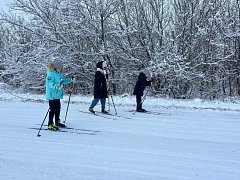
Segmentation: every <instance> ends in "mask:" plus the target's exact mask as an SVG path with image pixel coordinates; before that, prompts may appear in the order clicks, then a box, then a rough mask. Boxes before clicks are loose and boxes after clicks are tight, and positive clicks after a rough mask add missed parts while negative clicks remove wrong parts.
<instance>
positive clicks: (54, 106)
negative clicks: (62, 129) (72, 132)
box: [48, 99, 61, 125]
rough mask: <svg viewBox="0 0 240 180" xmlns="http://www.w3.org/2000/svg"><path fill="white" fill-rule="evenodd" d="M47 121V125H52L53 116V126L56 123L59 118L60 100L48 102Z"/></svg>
mask: <svg viewBox="0 0 240 180" xmlns="http://www.w3.org/2000/svg"><path fill="white" fill-rule="evenodd" d="M49 107H50V111H49V121H48V125H50V124H53V117H54V116H55V124H57V123H58V121H59V117H60V110H61V103H60V99H54V100H49Z"/></svg>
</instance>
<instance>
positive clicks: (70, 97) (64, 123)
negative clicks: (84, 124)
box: [63, 83, 74, 124]
mask: <svg viewBox="0 0 240 180" xmlns="http://www.w3.org/2000/svg"><path fill="white" fill-rule="evenodd" d="M73 91H74V83H73V85H72V90H71V92H70V94H69V98H68V104H67V110H66V114H65V119H64V121H63V124H65V123H66V120H67V114H68V107H69V103H70V99H71V95H72V92H73Z"/></svg>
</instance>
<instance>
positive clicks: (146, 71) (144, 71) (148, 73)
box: [143, 68, 151, 76]
mask: <svg viewBox="0 0 240 180" xmlns="http://www.w3.org/2000/svg"><path fill="white" fill-rule="evenodd" d="M143 73H144V74H145V75H146V76H150V75H151V71H150V70H149V69H147V68H146V69H144V70H143Z"/></svg>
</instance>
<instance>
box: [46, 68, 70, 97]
mask: <svg viewBox="0 0 240 180" xmlns="http://www.w3.org/2000/svg"><path fill="white" fill-rule="evenodd" d="M61 80H62V81H63V84H69V83H70V82H71V78H64V76H63V73H61V72H60V73H58V72H57V71H55V70H53V71H51V70H48V71H47V77H46V99H47V100H53V99H62V98H63V88H60V89H58V90H57V88H56V87H57V85H58V84H59V83H60V81H61Z"/></svg>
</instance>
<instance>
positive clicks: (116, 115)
mask: <svg viewBox="0 0 240 180" xmlns="http://www.w3.org/2000/svg"><path fill="white" fill-rule="evenodd" d="M95 112H97V113H101V112H99V111H95ZM105 115H109V116H115V117H120V118H124V119H131V118H130V117H126V116H121V115H118V114H111V113H106V114H105Z"/></svg>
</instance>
